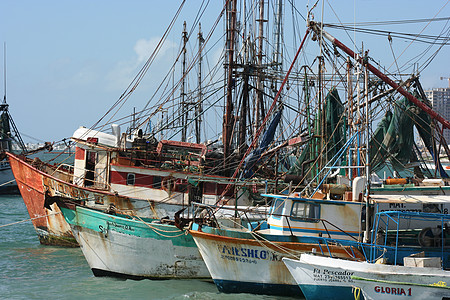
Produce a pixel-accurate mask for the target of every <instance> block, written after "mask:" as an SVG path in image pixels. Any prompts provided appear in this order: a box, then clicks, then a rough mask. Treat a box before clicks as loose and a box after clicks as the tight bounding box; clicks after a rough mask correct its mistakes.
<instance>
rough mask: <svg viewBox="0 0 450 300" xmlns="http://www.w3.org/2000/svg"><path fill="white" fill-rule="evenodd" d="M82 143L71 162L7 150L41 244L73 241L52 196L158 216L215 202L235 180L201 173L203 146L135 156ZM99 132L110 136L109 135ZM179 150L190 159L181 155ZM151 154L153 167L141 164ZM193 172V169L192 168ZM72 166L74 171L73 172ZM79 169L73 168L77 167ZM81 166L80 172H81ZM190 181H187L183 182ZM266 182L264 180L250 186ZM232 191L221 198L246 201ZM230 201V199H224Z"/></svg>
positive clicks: (176, 145) (166, 144)
mask: <svg viewBox="0 0 450 300" xmlns="http://www.w3.org/2000/svg"><path fill="white" fill-rule="evenodd" d="M95 134H96V135H97V137H96V139H97V140H96V141H95V142H93V141H92V139H91V138H92V137H90V136H87V137H86V140H89V142H87V141H86V142H82V141H81V140H80V139H78V142H79V145H80V144H83V147H84V148H81V147H77V148H76V151H75V164H74V166H73V167H71V166H67V165H58V166H52V165H49V164H46V163H44V162H42V161H40V160H39V159H34V160H31V159H27V158H25V157H23V156H22V157H21V156H17V155H14V154H12V153H8V156H9V160H10V164H11V167H12V170H13V173H14V176H15V178H16V181H17V182H18V185H19V189H20V192H21V195H22V198H23V199H24V202H25V204H26V206H27V209H28V211H29V214H30V217H31V218H32V221H33V225H34V226H35V229H36V231H37V234H38V236H39V240H40V242H41V243H42V244H60V245H66V246H70V245H77V244H76V243H75V240H74V238H73V236H72V233H71V230H70V227H69V226H68V225H67V223H66V222H65V221H64V218H63V216H62V215H61V211H60V209H59V207H58V205H57V204H56V203H55V199H56V198H57V197H60V196H62V197H65V198H69V199H72V200H73V201H76V202H78V203H80V204H83V205H86V206H87V207H94V208H98V209H103V210H107V209H108V208H110V207H111V206H114V207H115V209H117V210H119V211H122V213H127V214H135V215H137V216H139V217H145V218H153V219H161V218H163V217H168V216H173V215H174V214H175V213H176V212H177V211H179V210H180V209H182V208H184V207H187V206H189V205H190V203H191V202H192V201H194V199H195V201H200V202H204V203H215V202H216V201H217V199H218V198H219V197H220V196H221V195H222V194H223V191H224V190H225V188H226V187H227V186H228V185H229V184H230V183H234V182H231V181H229V179H228V178H227V177H223V176H215V175H206V174H202V173H201V172H200V171H198V170H199V168H201V167H202V165H201V164H200V163H199V158H198V156H197V155H195V154H198V155H201V154H202V151H203V152H204V151H205V149H206V148H205V146H204V145H198V144H192V143H182V142H171V141H161V142H159V144H158V146H157V147H155V149H153V150H150V149H148V150H147V151H145V152H144V153H145V154H146V155H148V156H146V157H143V158H136V157H133V155H137V154H136V153H139V154H141V155H142V151H135V150H134V149H130V148H129V149H130V150H129V151H127V150H126V148H113V147H111V145H109V148H108V144H107V143H108V142H103V140H102V139H100V140H98V136H99V135H100V133H98V132H97V133H95ZM103 136H107V137H111V136H112V135H106V134H104V135H103ZM181 153H191V156H190V157H191V158H183V160H181V159H180V156H181ZM150 156H151V158H152V161H151V163H152V166H147V165H143V162H149V161H150V159H149V157H150ZM193 168H194V169H196V170H197V171H192V169H193ZM74 170H75V171H74ZM77 170H78V171H77ZM80 170H81V171H80ZM188 181H189V182H188ZM258 185H259V187H265V183H260V184H257V183H256V182H255V184H254V185H253V186H254V187H255V188H257V186H258ZM244 192H245V191H242V193H239V195H240V196H239V197H236V196H234V195H235V194H234V193H235V190H234V189H232V190H229V191H227V192H226V193H225V195H224V196H225V197H226V199H227V201H226V202H228V204H230V205H234V204H237V203H235V202H234V201H233V199H236V198H239V199H240V200H239V203H243V204H246V205H247V204H248V203H246V201H247V199H249V198H248V196H249V193H248V192H247V193H244ZM228 200H229V201H228Z"/></svg>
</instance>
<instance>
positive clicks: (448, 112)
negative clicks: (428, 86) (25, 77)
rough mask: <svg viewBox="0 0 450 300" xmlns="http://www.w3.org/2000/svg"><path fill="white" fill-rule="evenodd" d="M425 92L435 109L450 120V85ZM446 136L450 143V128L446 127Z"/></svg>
mask: <svg viewBox="0 0 450 300" xmlns="http://www.w3.org/2000/svg"><path fill="white" fill-rule="evenodd" d="M449 84H450V83H449ZM425 94H426V95H427V98H428V100H430V102H431V104H432V106H433V110H434V111H435V112H437V113H438V114H440V115H441V116H442V117H444V118H445V119H446V120H450V87H448V88H436V89H432V90H428V91H425ZM444 138H445V140H446V141H447V144H450V129H444Z"/></svg>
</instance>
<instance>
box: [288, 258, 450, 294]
mask: <svg viewBox="0 0 450 300" xmlns="http://www.w3.org/2000/svg"><path fill="white" fill-rule="evenodd" d="M283 262H284V263H285V264H286V267H287V268H288V269H289V271H290V273H291V274H292V276H293V278H294V279H295V281H296V282H297V283H298V285H299V287H300V288H301V290H302V292H303V294H304V296H305V297H306V299H308V300H315V299H327V298H332V299H337V300H341V299H342V300H344V299H354V294H353V291H352V289H353V288H352V286H355V285H356V286H357V283H356V282H355V280H354V279H353V278H352V276H358V277H364V278H370V279H375V280H386V279H389V280H391V281H398V282H416V283H420V284H424V285H429V284H436V283H438V282H440V281H441V282H444V283H445V284H450V274H448V273H449V272H445V271H443V270H440V269H434V268H417V267H404V266H393V265H381V264H370V263H367V262H356V261H348V260H342V259H335V258H330V257H319V256H314V255H304V254H302V255H301V257H300V260H298V259H289V258H283ZM380 297H383V295H378V297H377V298H376V299H381V298H380ZM383 299H385V298H384V297H383ZM408 299H409V297H408Z"/></svg>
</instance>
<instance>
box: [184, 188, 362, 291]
mask: <svg viewBox="0 0 450 300" xmlns="http://www.w3.org/2000/svg"><path fill="white" fill-rule="evenodd" d="M264 196H267V197H273V198H274V199H275V201H274V203H273V204H272V208H271V211H270V215H269V217H268V219H267V222H263V223H261V222H259V223H252V224H250V225H249V226H250V228H249V229H242V228H226V227H220V226H219V227H214V226H208V225H206V224H202V223H201V222H200V221H197V222H196V223H194V224H193V225H192V228H191V229H190V231H189V233H190V234H191V235H192V236H193V238H194V240H195V242H196V244H197V246H198V248H199V250H200V253H201V255H202V257H203V259H204V261H205V263H206V266H207V267H208V270H209V272H210V273H211V277H212V279H213V280H214V282H215V284H216V286H217V288H218V289H219V291H221V292H225V293H254V294H270V295H291V296H292V295H298V294H299V293H300V290H299V288H298V286H297V285H296V283H295V281H294V279H293V278H292V276H291V275H290V274H289V272H288V270H287V269H286V267H285V266H284V264H283V263H282V260H281V259H282V258H283V257H292V258H293V257H298V256H299V255H300V254H301V253H309V252H311V251H313V252H317V253H322V254H324V255H332V256H333V257H342V258H352V259H363V258H364V255H363V254H362V253H361V252H360V251H359V250H358V242H357V241H358V235H359V233H360V230H359V229H360V226H361V213H360V212H361V203H357V202H350V201H348V202H346V201H328V200H317V199H304V198H301V197H296V196H295V195H293V196H289V197H287V196H284V197H282V196H277V195H264Z"/></svg>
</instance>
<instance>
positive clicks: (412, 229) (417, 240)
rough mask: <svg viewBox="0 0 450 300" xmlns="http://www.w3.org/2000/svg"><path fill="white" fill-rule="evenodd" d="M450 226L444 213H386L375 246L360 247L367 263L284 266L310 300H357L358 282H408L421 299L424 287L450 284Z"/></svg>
mask: <svg viewBox="0 0 450 300" xmlns="http://www.w3.org/2000/svg"><path fill="white" fill-rule="evenodd" d="M449 220H450V217H449V215H447V214H439V213H423V212H402V211H388V212H380V213H377V214H376V220H375V222H374V229H373V230H372V232H373V233H374V234H375V233H376V236H374V237H373V238H372V240H373V243H372V244H365V243H361V244H360V249H364V250H363V252H364V254H365V255H366V259H367V260H366V261H349V260H342V259H338V258H335V257H324V256H319V255H311V254H302V255H301V256H300V259H289V258H283V262H284V263H285V264H286V266H287V268H288V269H289V271H290V272H291V274H292V276H293V277H294V278H295V280H296V282H297V283H298V285H299V286H300V288H301V290H302V292H303V295H304V296H305V297H306V299H322V298H323V297H324V295H328V296H331V295H333V297H334V298H335V299H353V295H354V293H353V289H352V287H353V286H358V284H359V282H356V281H354V280H353V279H354V278H353V276H356V277H361V278H365V279H367V280H369V281H370V282H371V283H376V282H378V283H379V284H381V282H384V284H389V282H388V281H390V282H391V283H392V284H393V285H392V287H393V288H394V287H395V288H397V287H396V286H395V284H394V283H405V282H408V283H410V284H411V286H410V287H408V288H411V287H412V286H413V285H416V287H415V288H414V295H415V296H417V295H419V293H418V290H417V289H418V287H419V286H424V285H432V284H434V285H439V284H441V285H447V284H448V283H449V280H450V273H449V272H448V271H445V270H443V269H442V268H448V267H449V266H450V261H449V259H450V254H449V251H448V248H449V246H450V244H449V241H448V239H449V232H448V230H446V229H445V228H444V226H446V225H445V224H447V223H448V221H449ZM406 226H407V228H405V227H406ZM418 226H420V227H418ZM378 262H382V263H378ZM385 286H389V285H385ZM403 288H404V287H403ZM404 291H407V289H404ZM408 291H409V292H411V289H409V290H408ZM381 296H382V295H378V297H381ZM407 296H411V294H410V295H407ZM339 297H340V298H339Z"/></svg>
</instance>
